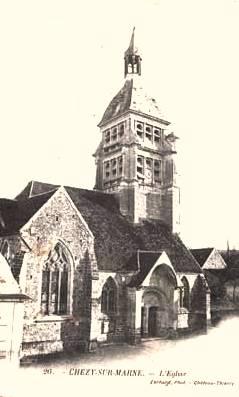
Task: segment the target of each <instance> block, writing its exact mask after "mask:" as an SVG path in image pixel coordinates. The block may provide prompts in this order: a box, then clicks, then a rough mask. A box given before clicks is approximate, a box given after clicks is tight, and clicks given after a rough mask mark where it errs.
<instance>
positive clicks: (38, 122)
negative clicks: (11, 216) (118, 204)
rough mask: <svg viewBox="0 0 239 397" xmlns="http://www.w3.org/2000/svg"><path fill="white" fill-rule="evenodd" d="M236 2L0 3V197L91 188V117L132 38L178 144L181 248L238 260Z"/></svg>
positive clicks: (108, 93)
mask: <svg viewBox="0 0 239 397" xmlns="http://www.w3.org/2000/svg"><path fill="white" fill-rule="evenodd" d="M238 20H239V1H238V0H180V1H179V0H121V1H117V0H115V1H112V0H111V1H110V0H101V1H97V0H94V1H87V2H84V1H79V0H78V1H77V0H67V1H66V0H65V1H63V0H47V1H46V0H41V1H32V0H28V1H27V0H21V1H20V2H19V1H18V0H8V1H1V2H0V37H1V39H0V54H1V62H0V134H1V135H0V136H1V138H0V139H1V141H0V142H1V155H0V170H1V173H0V175H1V179H0V197H9V198H13V197H15V196H16V195H17V194H18V193H19V192H20V191H21V190H22V189H23V188H24V187H25V185H26V184H27V183H28V181H30V180H38V181H43V182H50V183H56V184H63V185H71V186H76V187H83V188H89V189H91V188H93V186H94V179H95V164H94V158H93V156H92V154H93V153H94V151H95V150H96V148H97V146H98V144H99V142H100V133H99V129H98V127H97V124H98V122H99V121H100V119H101V117H102V114H103V112H104V110H105V108H106V106H107V105H108V103H109V102H110V100H111V99H112V97H113V96H114V95H115V94H116V93H117V92H118V90H119V89H120V88H121V87H122V85H123V79H124V76H123V55H124V51H125V50H126V49H127V47H128V44H129V40H130V36H131V32H132V28H133V26H135V28H136V31H135V36H136V42H137V45H138V47H139V49H140V52H141V55H142V59H143V61H142V78H143V79H144V85H145V86H146V87H147V92H148V93H150V94H151V95H152V96H154V97H155V98H156V100H157V102H158V104H159V107H160V109H162V111H163V113H164V114H165V115H166V118H167V119H168V120H169V121H170V122H171V123H172V124H171V125H170V129H169V132H170V131H174V133H175V134H176V135H177V136H178V137H179V138H180V139H179V141H178V155H177V167H178V170H179V172H180V175H181V176H180V187H181V237H182V239H183V240H184V242H185V244H186V245H187V246H189V247H194V248H197V247H207V246H215V247H217V248H221V249H225V248H226V246H227V241H229V245H230V247H231V248H239V232H238V230H239V227H238V225H239V211H238V203H239V188H238V180H239V178H238V170H239V156H238V144H239V138H238V134H239V118H238V102H239V101H238V96H239V72H238V71H239V56H238V38H239V23H238Z"/></svg>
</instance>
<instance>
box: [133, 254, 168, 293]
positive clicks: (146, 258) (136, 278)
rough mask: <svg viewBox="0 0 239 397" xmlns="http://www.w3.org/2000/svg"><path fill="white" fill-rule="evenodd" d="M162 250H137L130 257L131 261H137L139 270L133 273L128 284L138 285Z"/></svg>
mask: <svg viewBox="0 0 239 397" xmlns="http://www.w3.org/2000/svg"><path fill="white" fill-rule="evenodd" d="M161 254H162V251H138V252H137V253H135V254H134V255H133V257H132V259H131V260H132V261H133V262H135V261H137V264H138V269H139V271H138V272H137V273H136V274H135V275H133V277H132V278H131V280H130V282H129V284H128V286H129V287H137V286H139V285H140V284H141V283H142V282H143V281H144V279H145V277H146V276H147V275H148V273H149V272H150V270H151V269H152V267H153V266H154V264H155V263H156V261H157V259H158V257H159V256H160V255H161Z"/></svg>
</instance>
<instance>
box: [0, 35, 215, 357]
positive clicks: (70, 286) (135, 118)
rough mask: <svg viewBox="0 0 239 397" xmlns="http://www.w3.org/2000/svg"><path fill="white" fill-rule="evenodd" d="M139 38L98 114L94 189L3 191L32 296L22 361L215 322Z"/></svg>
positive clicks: (20, 271)
mask: <svg viewBox="0 0 239 397" xmlns="http://www.w3.org/2000/svg"><path fill="white" fill-rule="evenodd" d="M134 36H135V32H134V31H133V33H132V37H131V40H130V44H129V47H128V49H127V50H126V51H125V53H124V83H123V87H122V88H121V89H120V91H119V92H118V93H117V94H116V96H115V97H114V98H113V99H112V100H111V102H110V103H109V105H108V107H107V109H106V110H105V112H104V114H103V117H102V119H101V121H100V123H99V129H100V133H101V141H100V143H99V145H98V148H97V150H96V152H95V154H94V156H95V161H96V182H95V186H94V189H93V190H86V189H81V188H78V187H69V186H60V185H57V184H55V185H53V184H48V183H42V182H37V181H31V182H29V184H28V185H27V186H26V187H25V188H24V189H23V190H22V192H21V193H20V194H19V195H18V196H17V197H16V198H15V199H14V200H10V199H0V252H1V255H2V256H4V257H5V260H6V261H7V263H8V265H9V268H10V269H11V272H12V275H13V277H14V279H15V281H16V282H17V284H18V287H19V291H20V293H21V294H24V296H26V297H27V299H26V300H25V301H24V310H23V330H22V341H21V346H20V352H19V354H20V357H21V358H24V357H28V356H39V355H45V354H50V353H57V352H62V351H76V350H81V351H94V350H95V349H96V348H97V346H98V345H99V344H108V343H130V344H134V343H137V342H140V341H141V340H144V339H146V338H154V337H162V338H167V337H176V336H177V335H180V334H184V333H189V332H194V331H198V330H204V329H205V328H206V327H207V326H208V325H209V324H210V289H209V287H208V284H207V281H206V279H205V276H204V274H203V271H202V269H201V267H200V265H199V264H198V262H197V260H196V259H195V257H194V256H193V255H192V253H191V252H190V250H189V249H187V248H186V246H185V245H184V243H183V242H182V241H181V239H180V237H179V232H180V215H179V205H180V189H179V186H177V172H176V167H175V157H176V154H177V152H176V141H177V137H176V136H175V135H174V133H172V132H171V131H170V123H169V121H167V120H165V118H164V117H163V115H162V114H161V111H160V109H159V107H158V105H157V103H156V101H155V99H154V98H152V97H150V96H148V95H147V93H146V92H145V90H144V88H143V79H142V76H141V64H142V58H141V55H140V53H139V50H138V49H137V48H136V46H135V37H134Z"/></svg>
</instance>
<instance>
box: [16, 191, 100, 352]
mask: <svg viewBox="0 0 239 397" xmlns="http://www.w3.org/2000/svg"><path fill="white" fill-rule="evenodd" d="M21 233H22V236H23V238H24V241H25V242H26V243H27V245H28V246H29V248H30V250H29V252H26V253H25V256H24V260H23V264H22V267H21V273H20V286H21V289H22V292H24V293H25V294H27V295H28V296H30V297H31V301H30V302H28V303H26V304H25V313H24V321H25V324H24V335H23V355H32V354H34V355H35V354H47V353H53V352H57V351H61V350H63V349H67V348H73V347H74V346H75V347H79V345H83V344H87V343H88V341H89V339H90V322H91V277H92V274H93V273H94V277H96V278H97V265H96V259H95V254H94V240H93V236H92V235H91V232H90V231H89V229H88V227H87V225H86V224H85V222H84V220H83V219H82V218H81V216H80V215H79V213H78V211H77V210H76V208H75V207H74V205H73V204H72V202H71V200H70V198H69V197H68V195H67V194H66V193H65V190H64V189H61V188H60V189H59V190H58V191H57V192H56V193H55V194H54V195H53V196H52V197H51V199H50V200H49V201H48V202H47V203H46V204H45V205H44V206H43V207H42V208H41V209H40V210H39V211H38V213H37V214H35V215H34V216H33V218H32V220H31V221H30V222H29V223H28V224H27V225H25V226H24V228H23V229H22V231H21ZM59 241H60V242H61V243H62V244H63V245H64V246H65V247H66V249H67V250H68V252H69V255H70V258H71V270H70V273H69V282H68V302H67V307H68V310H67V315H64V316H52V315H49V316H46V315H43V313H42V312H41V283H42V269H43V264H44V263H45V261H46V259H47V257H48V255H49V252H50V250H51V249H53V248H54V246H55V245H56V243H57V242H59ZM54 317H56V318H54Z"/></svg>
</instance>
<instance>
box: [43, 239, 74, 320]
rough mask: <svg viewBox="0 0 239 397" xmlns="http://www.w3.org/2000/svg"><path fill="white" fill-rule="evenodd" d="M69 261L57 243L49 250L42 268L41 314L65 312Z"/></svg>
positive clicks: (62, 248)
mask: <svg viewBox="0 0 239 397" xmlns="http://www.w3.org/2000/svg"><path fill="white" fill-rule="evenodd" d="M69 273H70V263H69V260H68V257H67V254H66V252H65V249H64V247H63V246H62V245H61V244H60V243H58V244H57V245H56V246H55V248H54V249H53V250H52V251H50V253H49V255H48V258H47V260H46V262H45V263H44V266H43V270H42V287H41V311H42V313H43V314H46V315H50V314H67V303H68V295H69V294H68V292H69V291H68V281H69Z"/></svg>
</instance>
